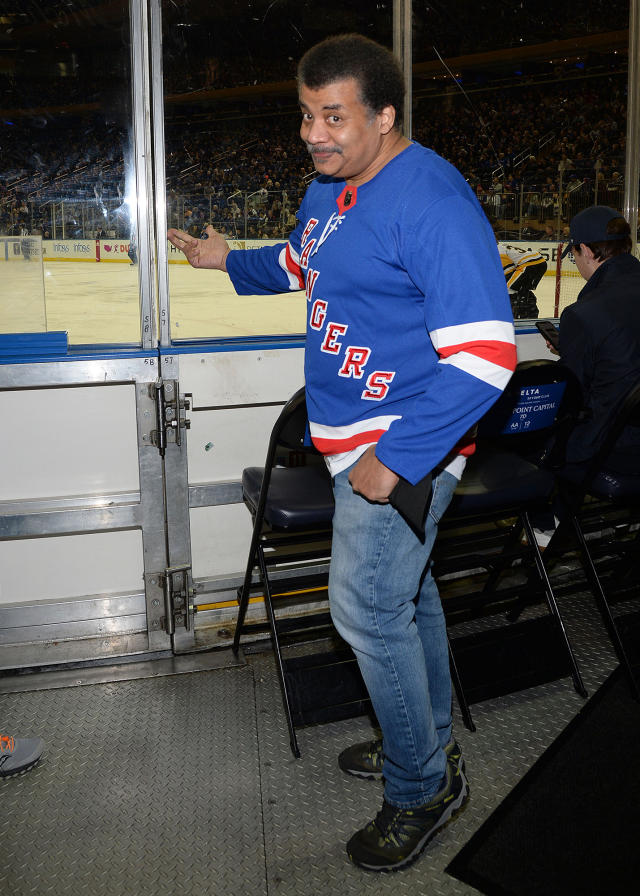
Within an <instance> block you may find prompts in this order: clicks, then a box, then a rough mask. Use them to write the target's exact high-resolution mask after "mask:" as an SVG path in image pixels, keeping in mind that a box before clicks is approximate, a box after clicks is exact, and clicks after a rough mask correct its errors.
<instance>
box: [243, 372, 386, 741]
mask: <svg viewBox="0 0 640 896" xmlns="http://www.w3.org/2000/svg"><path fill="white" fill-rule="evenodd" d="M306 430H307V409H306V402H305V391H304V389H299V390H298V391H297V392H296V393H295V395H294V396H293V397H292V398H291V399H290V400H289V401H288V402H287V404H286V405H285V407H284V408H283V409H282V412H281V413H280V416H279V417H278V419H277V420H276V422H275V424H274V426H273V430H272V432H271V437H270V440H269V446H268V449H267V456H266V459H265V464H264V466H263V467H248V468H246V469H245V470H244V471H243V474H242V490H243V497H244V502H245V504H246V505H247V507H248V508H249V511H250V512H251V515H252V518H253V534H252V538H251V545H250V547H249V556H248V558H247V567H246V571H245V576H244V582H243V585H242V587H241V588H240V589H239V592H238V603H239V610H238V620H237V625H236V631H235V637H234V641H233V650H234V651H235V652H237V651H238V649H239V646H240V638H241V636H242V634H243V633H248V632H252V631H262V630H264V625H261V624H260V623H257V624H256V623H247V621H246V612H247V608H248V605H249V600H250V597H251V594H252V593H253V592H255V587H254V585H253V576H254V570H256V568H257V571H258V579H259V581H258V588H259V589H261V593H262V596H263V599H264V605H265V610H266V614H267V619H268V630H269V632H270V634H271V642H272V646H273V651H274V654H275V658H276V663H277V668H278V675H279V678H280V683H281V686H282V695H283V702H284V708H285V714H286V720H287V726H288V729H289V739H290V743H291V750H292V752H293V754H294V755H295V756H296V757H299V756H300V749H299V747H298V741H297V737H296V731H295V727H296V724H299V725H304V724H308V723H311V722H321V721H328V720H330V719H338V718H348V717H349V716H353V715H358V714H361V713H363V712H365V711H367V707H368V706H369V699H368V695H367V692H366V688H365V686H364V683H363V681H362V678H361V676H360V672H359V670H358V667H357V663H356V660H355V657H354V656H353V652H352V651H351V649H350V648H349V647H348V646H347V645H346V644H345V643H344V642H343V641H342V639H340V638H339V636H338V635H337V633H336V632H335V629H334V628H333V625H332V622H331V618H330V614H329V612H328V609H324V608H323V605H326V598H327V594H326V587H327V580H328V564H329V560H330V556H331V521H332V518H333V510H334V501H333V488H332V484H331V479H330V476H329V472H328V470H327V467H326V464H325V462H324V459H323V458H322V457H321V456H320V455H319V454H318V453H317V452H316V451H315V449H313V448H312V447H310V446H308V445H306V444H305V433H306ZM305 603H309V604H311V605H312V607H311V609H310V610H308V611H306V612H303V611H304V610H305V607H304V604H305ZM287 605H293V606H292V609H293V610H294V611H295V612H293V613H289V614H288V615H287V614H286V613H285V612H281V608H284V607H286V606H287ZM327 640H329V641H330V646H331V649H330V650H328V651H322V652H313V651H310V650H308V649H306V650H305V649H304V648H305V647H308V644H309V642H313V641H322V642H325V641H327ZM301 646H302V648H303V649H302V651H298V653H297V655H291V653H292V651H289V650H288V649H287V650H285V648H292V647H294V648H295V647H301ZM285 653H286V656H285ZM294 653H295V652H294Z"/></svg>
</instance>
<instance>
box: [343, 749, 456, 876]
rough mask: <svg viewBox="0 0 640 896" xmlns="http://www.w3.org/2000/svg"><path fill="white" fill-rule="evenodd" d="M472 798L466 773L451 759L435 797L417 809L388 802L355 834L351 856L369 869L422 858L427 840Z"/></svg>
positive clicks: (402, 864)
mask: <svg viewBox="0 0 640 896" xmlns="http://www.w3.org/2000/svg"><path fill="white" fill-rule="evenodd" d="M468 799H469V785H468V783H467V779H466V778H465V776H464V773H463V772H462V771H460V769H459V768H457V766H455V765H453V763H451V762H447V771H446V781H445V784H444V786H443V787H442V789H441V790H440V791H438V793H436V795H435V796H434V797H433V799H432V800H431V801H430V802H429V803H426V805H424V806H417V807H416V808H415V809H399V808H398V807H397V806H390V805H389V803H387V802H386V801H385V802H383V804H382V809H381V810H380V812H378V814H377V815H376V817H375V819H374V820H373V821H370V822H369V824H368V825H367V826H366V827H364V828H363V829H362V830H361V831H358V832H357V833H356V834H354V835H353V837H352V838H351V840H349V842H348V843H347V855H348V856H349V858H350V859H351V861H352V862H353V863H354V865H358V866H359V867H360V868H365V869H366V870H367V871H398V870H399V869H400V868H406V867H407V866H408V865H411V864H412V863H413V862H415V860H416V859H417V858H418V856H419V855H420V853H421V852H422V851H423V849H424V848H425V846H426V845H427V843H428V842H429V841H430V840H431V839H432V837H434V836H435V834H436V833H437V831H439V830H440V828H442V827H444V825H445V824H447V822H448V821H450V820H451V818H452V817H453V816H454V815H456V814H457V813H458V812H459V811H460V809H462V807H463V806H464V804H465V803H466V802H467V800H468Z"/></svg>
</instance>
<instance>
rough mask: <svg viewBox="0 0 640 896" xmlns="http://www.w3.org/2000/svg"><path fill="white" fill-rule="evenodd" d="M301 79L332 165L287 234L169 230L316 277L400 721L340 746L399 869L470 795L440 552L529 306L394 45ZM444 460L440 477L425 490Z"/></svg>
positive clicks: (381, 857)
mask: <svg viewBox="0 0 640 896" xmlns="http://www.w3.org/2000/svg"><path fill="white" fill-rule="evenodd" d="M298 89H299V100H300V109H301V113H302V122H301V126H300V135H301V137H302V139H303V140H304V142H305V144H306V146H307V149H308V150H309V153H310V155H311V158H312V159H313V162H314V165H315V167H316V169H317V171H318V173H319V176H318V177H317V178H316V179H315V180H314V181H313V182H312V183H311V185H310V186H309V189H308V190H307V193H306V195H305V197H304V199H303V201H302V204H301V206H300V210H299V212H298V216H297V218H298V224H297V227H296V228H295V230H294V232H293V233H292V234H291V236H290V238H289V240H288V242H287V243H285V244H281V245H278V246H270V247H265V248H263V249H257V250H247V251H232V252H230V251H229V247H228V246H227V244H226V242H225V241H224V239H222V237H220V235H219V234H216V233H215V231H214V230H213V229H212V228H208V231H207V237H208V238H207V239H206V240H195V239H193V238H191V237H190V236H189V235H188V234H186V233H184V232H181V231H175V230H171V231H169V239H170V240H171V242H172V243H173V245H174V246H176V247H177V248H179V249H181V250H182V251H183V252H184V254H185V255H186V257H187V259H188V260H189V261H190V263H191V264H192V265H193V266H194V267H210V268H216V269H219V270H226V271H227V272H228V273H229V275H230V277H231V280H232V282H233V285H234V287H235V289H236V291H237V292H238V293H240V294H256V293H257V294H261V293H262V294H266V293H281V292H283V291H285V290H287V289H291V290H298V289H304V290H305V291H306V297H307V340H306V348H305V384H306V396H307V408H308V413H309V427H310V433H311V438H312V440H313V442H314V444H315V445H316V447H317V448H318V449H319V450H320V451H321V452H322V453H323V454H324V455H325V457H326V460H327V464H328V466H329V469H330V471H331V474H332V477H333V482H334V494H335V515H334V521H333V547H332V559H331V569H330V576H329V599H330V605H331V614H332V618H333V621H334V624H335V626H336V628H337V630H338V631H339V632H340V634H341V635H342V636H343V637H344V638H345V640H346V641H347V642H348V643H349V644H350V645H351V647H352V649H353V651H354V653H355V655H356V658H357V660H358V664H359V666H360V669H361V671H362V675H363V678H364V680H365V683H366V685H367V688H368V690H369V694H370V696H371V700H372V704H373V707H374V709H375V712H376V716H377V719H378V722H379V724H380V727H381V729H382V738H381V739H379V740H374V741H372V742H369V743H366V744H357V745H355V746H352V747H348V748H347V749H345V750H344V751H343V753H342V754H341V755H340V757H339V759H338V762H339V765H340V767H341V768H342V769H343V770H344V771H345V772H348V773H349V774H352V775H357V776H360V777H363V778H380V777H382V776H384V782H385V783H384V799H383V805H382V809H381V811H380V812H379V813H378V815H377V816H376V818H375V819H374V820H373V821H371V822H369V823H368V824H367V825H365V826H364V827H363V828H362V829H361V830H359V831H357V832H356V833H355V834H354V835H353V837H352V838H351V839H350V840H349V842H348V844H347V853H348V855H349V857H350V859H351V860H352V861H353V862H355V863H356V864H357V865H359V866H361V867H363V868H367V869H369V870H373V871H389V870H395V869H398V868H401V867H404V866H406V865H409V864H411V862H413V861H414V860H415V859H416V858H417V857H418V856H419V855H420V853H421V852H422V850H423V849H424V847H425V846H426V844H427V843H428V841H429V840H430V839H431V838H432V837H433V836H434V834H435V833H436V831H437V830H438V829H439V828H441V827H442V826H443V825H444V824H446V822H447V821H448V820H449V819H450V818H451V817H452V816H453V815H454V814H455V813H456V812H457V811H458V810H459V809H460V808H462V806H463V805H464V803H465V802H466V800H467V798H468V785H467V780H466V777H465V774H464V763H463V761H462V756H461V752H460V748H459V746H458V744H457V743H456V742H455V740H454V739H453V736H452V727H451V680H450V674H449V659H448V651H447V637H446V628H445V621H444V614H443V611H442V605H441V602H440V597H439V594H438V589H437V587H436V584H435V582H434V580H433V578H432V576H431V573H430V570H429V556H430V553H431V548H432V546H433V543H434V540H435V537H436V532H437V527H438V523H439V520H440V518H441V516H442V514H443V513H444V512H445V510H446V508H447V506H448V504H449V502H450V500H451V497H452V495H453V492H454V490H455V487H456V483H457V480H458V478H459V477H460V475H461V473H462V470H463V469H464V463H465V456H466V454H468V453H469V452H470V451H472V450H473V445H472V441H471V438H470V437H469V435H468V434H469V431H470V430H471V428H472V427H473V425H474V423H475V422H476V421H477V420H478V419H479V418H480V417H481V416H482V415H483V414H484V412H485V411H486V410H488V408H489V407H490V406H491V405H492V404H493V403H494V402H495V400H496V399H497V398H498V396H499V394H500V392H501V391H502V389H503V388H504V386H505V385H506V384H507V382H508V380H509V378H510V376H511V373H512V371H513V368H514V366H515V360H516V353H515V344H514V332H513V319H512V316H511V311H510V306H509V298H508V294H507V288H506V285H505V279H504V276H503V273H502V266H501V264H500V259H499V256H498V251H497V248H496V244H495V240H494V237H493V233H492V231H491V228H490V226H489V223H488V221H487V220H486V218H485V216H484V213H483V212H482V210H481V208H480V206H479V204H478V203H477V201H476V199H475V196H474V195H473V193H472V191H471V190H470V189H469V187H468V185H467V184H466V182H465V181H464V179H463V178H462V176H461V175H460V174H459V172H458V171H457V170H456V169H455V168H453V167H452V166H451V165H450V164H448V163H447V162H445V161H444V160H443V159H442V158H440V157H439V156H437V155H436V154H435V153H433V152H432V151H431V150H429V149H426V148H424V147H422V146H420V145H419V144H417V143H414V142H412V141H410V140H408V139H407V138H406V137H405V136H403V133H402V124H401V113H402V107H403V101H404V85H403V78H402V73H401V71H400V69H399V67H398V65H397V63H396V61H395V59H394V57H393V55H392V54H391V53H390V52H389V51H388V50H387V49H385V48H384V47H382V46H380V45H379V44H377V43H375V42H373V41H371V40H368V39H367V38H365V37H362V36H360V35H357V34H347V35H339V36H336V37H331V38H328V39H327V40H325V41H322V42H321V43H320V44H317V45H316V46H315V47H312V48H311V49H310V50H309V51H308V52H307V53H306V54H305V55H304V57H303V58H302V60H301V61H300V64H299V67H298ZM429 474H430V475H431V482H432V488H431V491H430V492H429V490H428V489H426V490H424V489H421V488H420V486H422V485H423V484H424V483H425V481H428V476H429ZM399 485H402V486H403V488H404V487H405V486H406V489H405V490H404V493H405V494H406V493H407V491H408V493H409V494H413V493H414V492H413V490H412V487H413V488H414V489H417V492H416V493H417V494H418V495H419V496H420V495H423V496H424V499H423V506H422V508H421V509H422V513H421V514H418V517H419V524H418V525H417V526H416V524H415V520H414V523H413V524H412V525H409V524H408V523H407V521H406V519H405V514H404V513H402V512H399V511H398V509H396V508H397V507H399V506H400V504H399V501H397V500H394V495H395V494H396V492H397V487H398V486H399ZM427 496H428V497H427ZM390 499H391V500H390Z"/></svg>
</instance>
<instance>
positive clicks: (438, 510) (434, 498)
mask: <svg viewBox="0 0 640 896" xmlns="http://www.w3.org/2000/svg"><path fill="white" fill-rule="evenodd" d="M457 484H458V480H457V479H456V477H455V476H454V475H453V474H452V473H448V472H447V471H446V470H442V471H441V472H440V473H438V475H437V476H435V477H434V480H433V493H432V495H431V504H430V505H429V516H430V517H431V518H432V519H433V520H434V522H435V523H436V525H437V524H438V523H439V522H440V520H441V519H442V517H443V515H444V513H445V511H446V509H447V507H448V506H449V504H450V503H451V499H452V498H453V493H454V492H455V490H456V486H457Z"/></svg>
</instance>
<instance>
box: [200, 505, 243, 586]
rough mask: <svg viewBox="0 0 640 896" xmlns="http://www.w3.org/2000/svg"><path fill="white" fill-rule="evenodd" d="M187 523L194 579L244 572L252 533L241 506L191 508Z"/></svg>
mask: <svg viewBox="0 0 640 896" xmlns="http://www.w3.org/2000/svg"><path fill="white" fill-rule="evenodd" d="M190 523H191V560H192V564H193V566H192V569H193V576H194V578H195V579H199V578H209V577H213V576H227V575H234V574H236V573H237V574H243V573H244V569H245V566H246V565H247V554H248V553H249V542H250V540H251V530H252V523H251V514H250V513H249V511H248V510H247V508H246V507H245V506H244V504H223V505H220V506H219V507H194V508H192V510H191V512H190Z"/></svg>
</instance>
